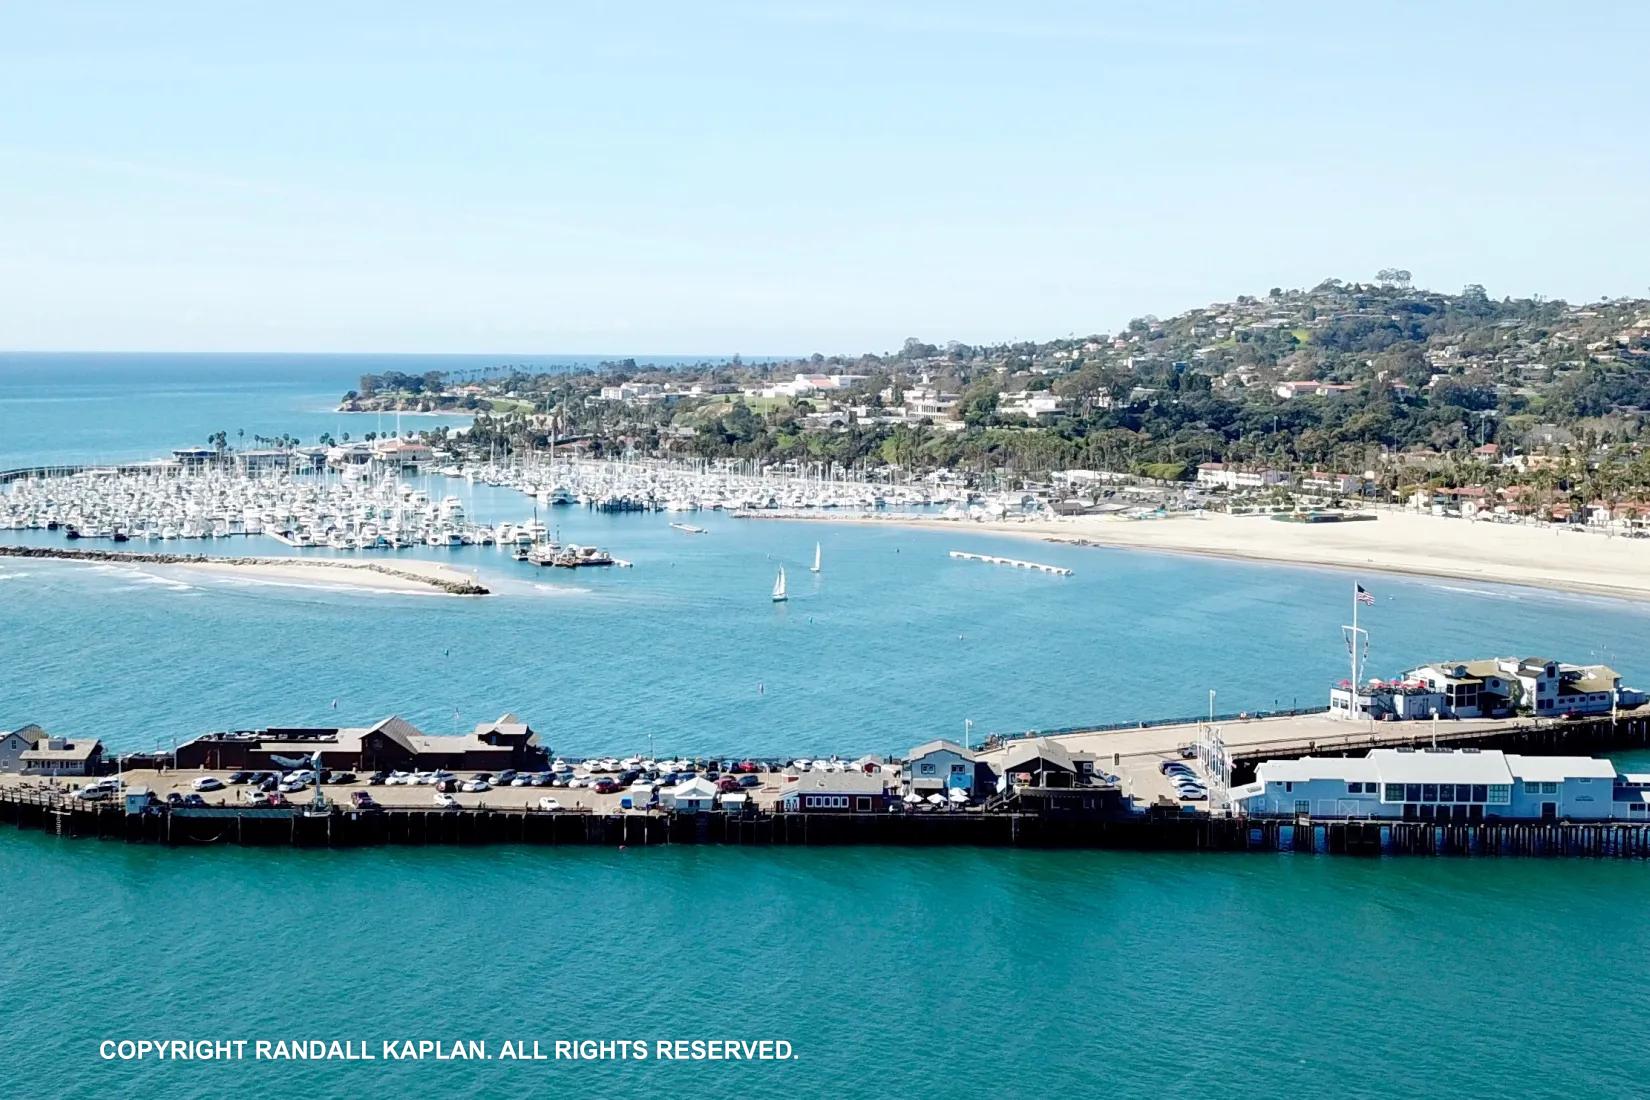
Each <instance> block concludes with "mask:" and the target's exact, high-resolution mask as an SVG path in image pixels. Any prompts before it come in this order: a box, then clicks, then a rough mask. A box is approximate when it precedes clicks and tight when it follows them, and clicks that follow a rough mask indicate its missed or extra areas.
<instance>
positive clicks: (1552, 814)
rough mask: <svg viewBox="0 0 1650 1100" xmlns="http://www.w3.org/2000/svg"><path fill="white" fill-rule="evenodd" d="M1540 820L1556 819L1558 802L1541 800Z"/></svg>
mask: <svg viewBox="0 0 1650 1100" xmlns="http://www.w3.org/2000/svg"><path fill="white" fill-rule="evenodd" d="M1541 820H1543V821H1556V820H1558V803H1556V802H1543V803H1542V804H1541Z"/></svg>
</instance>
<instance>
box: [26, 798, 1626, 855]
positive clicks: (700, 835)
mask: <svg viewBox="0 0 1650 1100" xmlns="http://www.w3.org/2000/svg"><path fill="white" fill-rule="evenodd" d="M0 822H6V823H9V824H12V825H15V826H17V827H19V828H28V829H40V830H43V831H45V832H47V833H50V834H53V835H56V836H61V837H65V838H101V839H105V840H119V841H124V842H126V843H133V844H161V845H168V846H172V847H202V846H213V845H237V846H243V847H296V848H356V847H373V846H387V845H394V846H411V847H423V846H433V845H459V846H485V845H498V844H523V845H533V846H541V847H559V846H599V847H613V848H623V847H631V846H638V847H655V846H660V845H669V844H715V845H734V846H740V847H790V846H827V845H880V846H891V847H901V846H903V847H935V846H950V847H958V846H963V847H983V848H1027V849H1058V848H1066V849H1079V848H1087V849H1116V850H1130V851H1175V852H1272V853H1276V852H1295V853H1301V854H1323V855H1362V856H1383V855H1386V856H1400V855H1426V856H1539V857H1594V858H1603V857H1609V858H1627V859H1650V826H1646V825H1642V824H1636V823H1635V824H1629V823H1624V822H1552V821H1540V822H1536V821H1481V822H1471V823H1455V824H1434V823H1431V822H1421V821H1314V822H1308V821H1286V820H1274V819H1252V818H1244V817H1227V816H1219V815H1211V814H1207V813H1168V814H1138V815H1130V816H1123V817H1071V816H1064V815H1046V814H1037V813H1022V812H999V813H989V812H987V813H977V812H968V813H931V814H922V813H914V814H908V813H889V814H867V813H751V814H721V813H710V814H670V813H610V814H602V813H590V812H582V813H581V812H576V811H575V812H567V811H559V812H535V811H530V810H529V811H522V810H496V809H466V810H422V809H419V810H409V809H391V810H381V811H359V810H350V809H343V808H334V809H333V810H332V811H331V812H328V813H323V814H319V815H315V814H307V813H305V812H303V811H302V810H301V809H296V808H294V809H285V808H282V809H256V808H245V807H232V808H221V809H220V808H206V809H187V808H185V809H176V808H173V809H165V808H162V809H152V810H149V811H146V812H143V813H134V814H128V813H126V812H125V811H124V810H123V809H122V808H120V807H118V806H96V807H88V806H77V805H74V804H72V803H70V802H69V801H68V800H66V799H57V798H51V797H44V796H39V795H17V794H9V795H7V796H5V797H0Z"/></svg>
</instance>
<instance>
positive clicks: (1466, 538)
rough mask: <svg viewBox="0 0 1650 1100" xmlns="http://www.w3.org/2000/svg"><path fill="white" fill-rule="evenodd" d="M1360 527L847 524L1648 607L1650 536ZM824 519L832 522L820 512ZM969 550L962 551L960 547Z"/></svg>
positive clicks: (1185, 517) (1411, 516) (1240, 519)
mask: <svg viewBox="0 0 1650 1100" xmlns="http://www.w3.org/2000/svg"><path fill="white" fill-rule="evenodd" d="M1376 514H1377V515H1378V517H1379V518H1378V519H1375V520H1373V521H1363V522H1356V523H1314V524H1306V523H1281V522H1278V521H1276V520H1273V519H1271V518H1269V517H1266V516H1229V515H1225V514H1223V513H1213V512H1211V513H1205V514H1204V515H1203V516H1201V517H1199V516H1196V515H1192V514H1179V515H1171V516H1169V517H1167V518H1163V519H1134V520H1131V519H1124V518H1120V517H1113V516H1071V517H1064V518H1059V519H1051V520H1030V521H1023V522H1020V521H1012V520H1004V521H987V522H978V521H973V520H947V519H941V518H939V517H908V516H906V517H902V516H894V515H887V516H886V517H885V518H884V517H879V518H876V519H874V520H873V519H867V518H866V517H863V516H860V517H841V518H843V519H846V520H849V521H850V522H874V523H895V524H901V525H909V526H914V527H925V528H933V529H938V530H950V531H956V532H957V533H958V534H959V535H960V534H963V533H966V532H977V533H982V534H1004V535H1017V536H1023V537H1030V538H1039V539H1048V538H1057V539H1068V540H1077V539H1082V540H1087V541H1088V542H1091V543H1096V544H1099V545H1103V546H1115V547H1126V548H1132V549H1139V550H1163V551H1174V552H1179V553H1192V554H1207V555H1212V556H1216V557H1227V558H1241V559H1245V560H1249V561H1264V562H1277V563H1283V564H1293V565H1312V566H1326V567H1330V568H1336V569H1349V570H1355V571H1360V572H1385V573H1410V574H1416V575H1420V576H1429V577H1450V578H1457V579H1462V580H1471V581H1481V582H1485V583H1495V584H1519V585H1530V586H1533V587H1537V588H1547V589H1554V590H1560V591H1568V592H1582V593H1588V594H1591V595H1599V596H1614V597H1621V598H1626V599H1640V600H1650V539H1631V538H1625V537H1621V536H1616V537H1609V536H1606V535H1604V534H1601V533H1598V532H1595V531H1579V530H1565V529H1558V528H1554V527H1550V526H1527V525H1523V524H1500V523H1487V522H1472V521H1469V520H1464V519H1452V518H1446V517H1441V516H1429V515H1418V514H1415V513H1412V512H1399V511H1382V512H1378V513H1376ZM819 518H821V519H831V518H836V517H831V516H829V515H828V514H823V513H822V514H821V515H820V517H819ZM961 548H964V549H966V546H964V547H961Z"/></svg>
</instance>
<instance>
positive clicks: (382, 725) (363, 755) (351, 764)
mask: <svg viewBox="0 0 1650 1100" xmlns="http://www.w3.org/2000/svg"><path fill="white" fill-rule="evenodd" d="M316 753H320V754H321V761H322V765H323V766H324V767H328V768H349V769H355V770H366V771H377V770H393V769H407V770H429V769H434V768H448V769H451V770H454V771H502V770H504V769H506V768H515V769H518V770H520V769H527V768H540V767H544V766H545V765H546V764H547V762H548V753H547V751H546V750H545V749H544V748H543V747H541V746H540V745H539V742H538V735H537V734H536V733H534V732H533V730H532V728H531V727H530V726H528V725H527V723H525V722H523V721H521V720H520V719H519V718H517V717H515V716H514V715H512V714H506V715H504V716H503V717H501V718H499V719H498V721H496V722H481V723H478V724H477V725H476V728H475V729H474V730H473V731H472V732H470V733H461V734H444V735H436V734H427V733H425V732H423V731H422V730H420V729H419V728H418V727H417V726H414V725H413V724H412V723H411V722H408V721H407V720H406V719H404V718H400V717H395V716H392V717H389V718H385V719H384V720H383V721H381V722H378V723H377V724H375V725H372V726H367V727H365V728H339V729H326V728H283V727H270V728H269V729H264V730H237V731H233V732H220V733H207V734H202V735H201V736H200V737H197V738H195V739H194V740H192V741H188V742H185V743H184V744H182V745H179V746H178V748H177V753H176V762H177V767H179V768H207V769H212V768H217V769H224V768H263V769H281V768H287V767H294V766H298V765H295V764H294V763H293V761H307V760H309V759H310V758H311V757H313V755H314V754H316Z"/></svg>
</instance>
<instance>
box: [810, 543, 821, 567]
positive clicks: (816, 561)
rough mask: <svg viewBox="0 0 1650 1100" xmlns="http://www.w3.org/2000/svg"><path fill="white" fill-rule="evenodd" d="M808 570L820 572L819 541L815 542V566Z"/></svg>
mask: <svg viewBox="0 0 1650 1100" xmlns="http://www.w3.org/2000/svg"><path fill="white" fill-rule="evenodd" d="M808 572H810V573H817V572H819V543H817V542H816V543H814V564H813V567H812V568H811V569H809V570H808Z"/></svg>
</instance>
